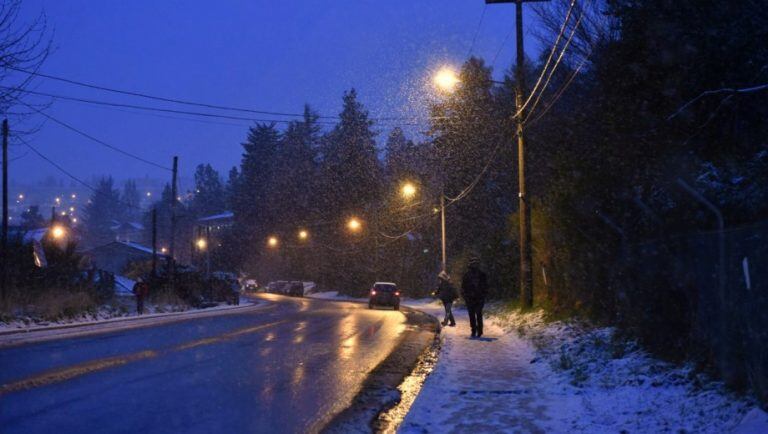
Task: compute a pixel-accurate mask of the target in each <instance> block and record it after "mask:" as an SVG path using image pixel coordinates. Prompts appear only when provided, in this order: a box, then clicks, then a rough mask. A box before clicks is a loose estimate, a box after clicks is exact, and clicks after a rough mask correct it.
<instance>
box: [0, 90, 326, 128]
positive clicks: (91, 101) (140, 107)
mask: <svg viewBox="0 0 768 434" xmlns="http://www.w3.org/2000/svg"><path fill="white" fill-rule="evenodd" d="M0 89H11V88H8V87H5V86H0ZM14 90H18V91H20V92H23V93H26V94H30V95H38V96H46V97H49V98H55V99H62V100H66V101H76V102H82V103H86V104H95V105H102V106H108V107H122V108H129V109H134V110H145V111H155V112H161V113H173V114H182V115H191V116H202V117H207V118H217V119H228V120H238V121H249V122H277V123H291V122H295V120H288V119H258V118H250V117H244V116H232V115H222V114H215V113H204V112H194V111H188V110H176V109H168V108H160V107H150V106H143V105H136V104H125V103H117V102H109V101H100V100H95V99H88V98H78V97H73V96H65V95H58V94H53V93H48V92H39V91H35V90H28V89H14ZM317 123H320V124H326V125H336V122H331V121H317Z"/></svg>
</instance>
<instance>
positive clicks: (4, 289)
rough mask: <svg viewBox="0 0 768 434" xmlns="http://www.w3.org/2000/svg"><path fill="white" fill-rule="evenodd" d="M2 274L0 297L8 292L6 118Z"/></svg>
mask: <svg viewBox="0 0 768 434" xmlns="http://www.w3.org/2000/svg"><path fill="white" fill-rule="evenodd" d="M2 244H3V246H2V247H3V253H2V259H3V272H2V273H3V275H2V278H1V280H2V299H3V301H5V298H6V296H7V294H8V119H3V235H2Z"/></svg>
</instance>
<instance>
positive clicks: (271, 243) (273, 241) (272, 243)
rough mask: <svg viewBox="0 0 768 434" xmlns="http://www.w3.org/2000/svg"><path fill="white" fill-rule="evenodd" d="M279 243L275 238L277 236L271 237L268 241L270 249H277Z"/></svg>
mask: <svg viewBox="0 0 768 434" xmlns="http://www.w3.org/2000/svg"><path fill="white" fill-rule="evenodd" d="M278 243H279V241H278V240H277V237H275V236H271V237H269V239H268V240H267V245H268V246H269V247H272V248H275V247H277V244H278Z"/></svg>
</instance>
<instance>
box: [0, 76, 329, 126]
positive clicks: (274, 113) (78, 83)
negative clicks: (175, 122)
mask: <svg viewBox="0 0 768 434" xmlns="http://www.w3.org/2000/svg"><path fill="white" fill-rule="evenodd" d="M6 68H7V69H11V70H14V71H17V72H21V73H24V74H29V75H33V76H38V77H43V78H47V79H49V80H55V81H60V82H63V83H68V84H73V85H76V86H81V87H86V88H89V89H95V90H100V91H104V92H112V93H117V94H121V95H129V96H135V97H139V98H146V99H152V100H155V101H162V102H170V103H174V104H182V105H188V106H196V107H205V108H212V109H217V110H228V111H237V112H244V113H254V114H262V115H271V116H293V117H303V116H304V114H303V113H287V112H277V111H269V110H255V109H249V108H242V107H231V106H223V105H217V104H208V103H203V102H195V101H189V100H183V99H178V98H166V97H162V96H156V95H150V94H148V93H143V92H136V91H131V90H123V89H116V88H112V87H107V86H100V85H96V84H92V83H86V82H84V81H78V80H73V79H70V78H65V77H61V76H56V75H51V74H44V73H42V72H38V71H28V70H25V69H22V68H17V67H14V66H6ZM320 117H323V118H332V119H336V118H337V117H336V116H320Z"/></svg>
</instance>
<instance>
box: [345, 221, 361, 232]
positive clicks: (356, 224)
mask: <svg viewBox="0 0 768 434" xmlns="http://www.w3.org/2000/svg"><path fill="white" fill-rule="evenodd" d="M347 227H348V228H349V230H350V231H352V232H359V231H360V229H361V228H362V227H363V224H362V223H360V220H358V219H357V218H355V217H352V218H351V219H349V221H347Z"/></svg>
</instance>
